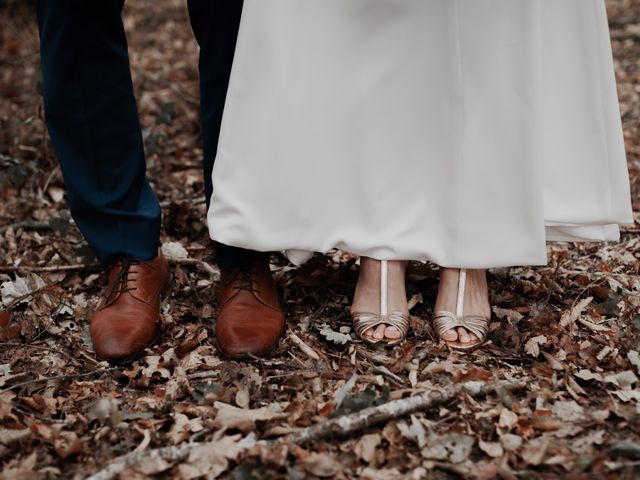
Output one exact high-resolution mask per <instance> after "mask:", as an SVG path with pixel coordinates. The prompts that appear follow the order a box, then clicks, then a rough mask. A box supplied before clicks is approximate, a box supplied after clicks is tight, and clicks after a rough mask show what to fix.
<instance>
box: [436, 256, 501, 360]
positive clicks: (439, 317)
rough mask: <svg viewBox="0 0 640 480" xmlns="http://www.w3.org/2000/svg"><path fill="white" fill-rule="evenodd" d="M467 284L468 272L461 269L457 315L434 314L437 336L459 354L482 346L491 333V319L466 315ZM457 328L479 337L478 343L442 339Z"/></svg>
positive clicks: (445, 312)
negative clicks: (465, 296) (465, 292)
mask: <svg viewBox="0 0 640 480" xmlns="http://www.w3.org/2000/svg"><path fill="white" fill-rule="evenodd" d="M466 283H467V270H466V269H464V268H462V269H460V278H459V279H458V298H457V301H456V313H455V314H453V313H451V312H448V311H446V310H439V311H436V312H435V313H434V316H433V327H434V329H435V332H436V335H438V337H439V338H440V340H442V341H443V342H445V343H446V344H447V346H448V347H449V348H451V349H452V350H457V351H459V352H470V351H471V350H475V349H476V348H478V347H479V346H481V345H482V344H483V343H484V342H485V341H486V339H487V334H488V333H489V323H490V319H489V318H486V317H483V316H482V315H464V289H465V286H466ZM457 327H462V328H465V329H467V330H468V331H470V332H471V333H473V334H474V335H475V336H476V337H478V341H477V342H475V343H471V344H468V345H467V344H463V343H460V342H457V343H454V342H447V341H446V340H444V338H442V336H443V335H444V334H445V332H448V331H449V330H452V329H454V328H457Z"/></svg>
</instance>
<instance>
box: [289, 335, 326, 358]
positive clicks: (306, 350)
mask: <svg viewBox="0 0 640 480" xmlns="http://www.w3.org/2000/svg"><path fill="white" fill-rule="evenodd" d="M289 340H291V342H292V343H293V344H294V345H295V346H296V347H298V348H299V349H300V350H302V352H303V353H304V354H306V355H307V357H309V358H312V359H313V360H320V355H318V354H317V353H316V351H315V350H314V349H313V348H311V347H310V346H309V345H307V344H306V343H305V342H304V341H303V340H302V339H301V338H300V337H299V336H297V335H296V334H295V333H293V332H289Z"/></svg>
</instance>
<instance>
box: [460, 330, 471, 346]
mask: <svg viewBox="0 0 640 480" xmlns="http://www.w3.org/2000/svg"><path fill="white" fill-rule="evenodd" d="M458 338H459V339H460V343H471V337H470V336H469V333H468V332H467V329H466V328H462V327H460V328H458Z"/></svg>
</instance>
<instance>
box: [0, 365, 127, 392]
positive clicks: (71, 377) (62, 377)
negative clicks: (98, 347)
mask: <svg viewBox="0 0 640 480" xmlns="http://www.w3.org/2000/svg"><path fill="white" fill-rule="evenodd" d="M114 370H118V368H117V367H114V368H103V369H100V370H94V371H92V372H85V373H76V374H71V375H57V376H55V377H45V378H35V379H33V380H27V381H24V382H20V383H16V384H15V385H11V386H10V387H7V388H5V389H4V390H0V395H1V394H3V393H6V392H9V391H11V390H14V389H16V388H20V387H24V386H27V385H31V384H34V383H40V382H48V381H51V380H57V381H63V380H74V379H76V378H83V377H91V376H93V375H97V374H101V373H108V372H113V371H114Z"/></svg>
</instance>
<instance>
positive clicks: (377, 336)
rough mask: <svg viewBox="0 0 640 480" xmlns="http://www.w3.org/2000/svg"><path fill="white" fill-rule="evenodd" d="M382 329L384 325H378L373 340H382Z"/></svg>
mask: <svg viewBox="0 0 640 480" xmlns="http://www.w3.org/2000/svg"><path fill="white" fill-rule="evenodd" d="M384 328H385V327H384V325H378V326H377V327H376V330H375V332H373V338H375V339H376V340H380V339H382V338H384Z"/></svg>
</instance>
